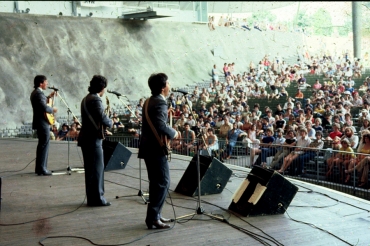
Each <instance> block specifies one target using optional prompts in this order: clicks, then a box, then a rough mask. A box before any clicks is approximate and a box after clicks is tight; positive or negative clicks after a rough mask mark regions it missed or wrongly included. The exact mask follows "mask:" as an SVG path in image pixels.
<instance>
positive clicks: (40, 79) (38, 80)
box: [33, 75, 47, 89]
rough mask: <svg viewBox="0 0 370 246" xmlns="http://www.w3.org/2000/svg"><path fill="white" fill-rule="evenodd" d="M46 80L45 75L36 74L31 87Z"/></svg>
mask: <svg viewBox="0 0 370 246" xmlns="http://www.w3.org/2000/svg"><path fill="white" fill-rule="evenodd" d="M45 80H47V78H46V76H45V75H36V77H35V78H34V79H33V88H35V89H36V88H37V87H40V84H41V83H44V81H45Z"/></svg>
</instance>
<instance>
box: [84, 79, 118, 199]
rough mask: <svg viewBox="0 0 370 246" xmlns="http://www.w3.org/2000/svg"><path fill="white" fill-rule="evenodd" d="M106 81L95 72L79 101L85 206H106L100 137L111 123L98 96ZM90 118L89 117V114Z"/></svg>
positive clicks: (101, 94) (101, 92) (100, 95)
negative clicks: (87, 91)
mask: <svg viewBox="0 0 370 246" xmlns="http://www.w3.org/2000/svg"><path fill="white" fill-rule="evenodd" d="M107 85H108V81H107V79H106V78H105V77H103V76H101V75H94V77H93V78H92V80H91V81H90V87H89V89H88V90H89V94H88V95H87V96H86V97H85V98H84V99H83V100H82V102H81V117H82V122H81V123H82V127H81V131H80V134H79V137H78V146H80V147H81V150H82V155H83V160H84V168H85V188H86V196H87V205H88V206H109V205H111V203H110V202H107V201H106V200H105V198H104V158H103V147H102V142H103V138H104V137H103V136H104V129H105V128H106V127H112V125H113V122H112V120H111V119H109V118H108V116H107V115H106V114H105V113H104V107H103V103H102V100H101V97H102V96H103V95H104V92H105V88H106V87H107ZM89 115H90V116H91V117H90V116H89Z"/></svg>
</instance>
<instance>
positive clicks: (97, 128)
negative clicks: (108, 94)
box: [83, 97, 104, 139]
mask: <svg viewBox="0 0 370 246" xmlns="http://www.w3.org/2000/svg"><path fill="white" fill-rule="evenodd" d="M83 101H84V109H85V112H86V114H87V116H89V119H90V120H91V122H92V123H93V125H94V126H95V128H96V130H98V131H99V127H98V125H97V124H96V123H95V121H94V119H93V117H92V116H91V114H90V113H89V111H88V110H87V107H86V97H85V98H84V100H83ZM101 135H102V136H100V137H102V139H104V134H101Z"/></svg>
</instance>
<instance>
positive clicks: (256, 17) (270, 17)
mask: <svg viewBox="0 0 370 246" xmlns="http://www.w3.org/2000/svg"><path fill="white" fill-rule="evenodd" d="M275 20H276V15H275V14H273V13H271V12H270V11H264V10H263V11H257V12H255V13H253V14H252V16H251V17H249V18H248V19H247V22H248V23H249V24H253V23H255V22H258V23H260V22H269V23H271V22H275Z"/></svg>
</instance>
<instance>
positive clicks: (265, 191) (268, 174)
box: [229, 166, 298, 216]
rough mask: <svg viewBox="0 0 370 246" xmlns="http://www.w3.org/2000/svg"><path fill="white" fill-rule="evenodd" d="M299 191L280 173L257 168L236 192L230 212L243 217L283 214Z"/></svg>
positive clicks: (254, 168)
mask: <svg viewBox="0 0 370 246" xmlns="http://www.w3.org/2000/svg"><path fill="white" fill-rule="evenodd" d="M297 191H298V187H297V186H295V185H293V184H292V183H291V182H289V181H288V180H287V179H285V178H284V177H283V176H282V175H280V174H279V173H278V172H275V171H272V170H267V169H264V168H262V167H259V166H255V167H253V169H252V171H251V172H250V173H249V174H248V176H247V178H246V179H245V180H244V181H243V182H242V184H241V185H240V187H239V189H238V190H237V191H236V192H235V194H234V196H233V198H232V201H231V204H230V206H229V210H231V211H234V212H236V213H238V214H241V215H243V216H257V215H273V214H283V213H285V210H287V209H288V207H289V205H290V202H291V201H292V200H293V198H294V196H295V194H296V193H297Z"/></svg>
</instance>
